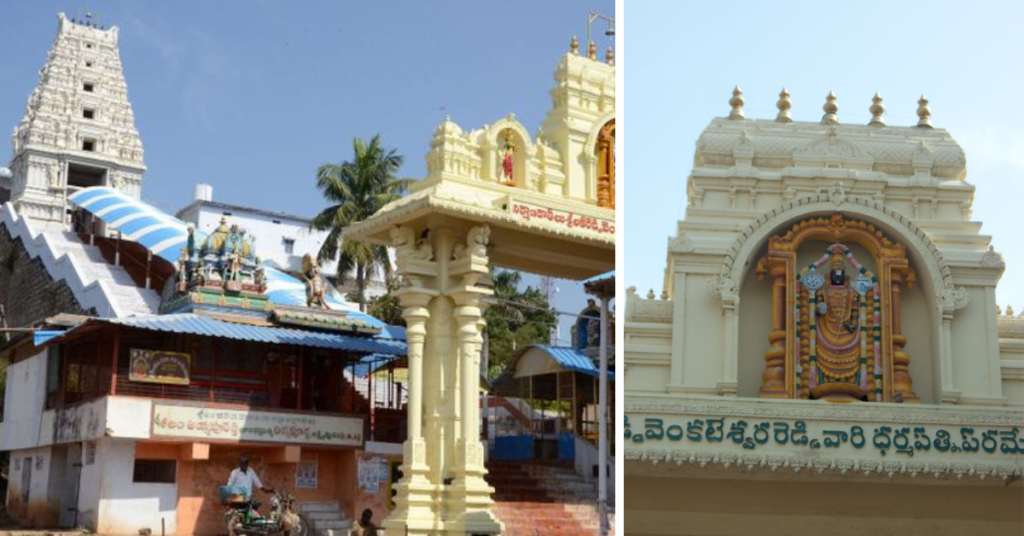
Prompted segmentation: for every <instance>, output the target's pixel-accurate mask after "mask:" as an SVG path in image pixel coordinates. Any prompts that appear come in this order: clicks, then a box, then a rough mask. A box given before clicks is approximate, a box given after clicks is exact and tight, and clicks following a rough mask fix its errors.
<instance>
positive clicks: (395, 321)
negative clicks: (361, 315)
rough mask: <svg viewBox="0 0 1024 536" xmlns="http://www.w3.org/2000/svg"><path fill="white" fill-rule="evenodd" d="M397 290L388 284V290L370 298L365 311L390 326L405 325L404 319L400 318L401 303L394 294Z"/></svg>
mask: <svg viewBox="0 0 1024 536" xmlns="http://www.w3.org/2000/svg"><path fill="white" fill-rule="evenodd" d="M395 290H398V288H397V287H396V286H394V285H393V284H392V285H388V291H387V292H386V293H384V294H381V295H380V296H377V297H376V298H373V299H371V300H370V302H369V303H368V304H367V306H366V312H368V313H370V315H372V316H373V317H374V318H377V319H378V320H380V321H382V322H387V323H388V324H391V325H392V326H403V327H404V326H405V319H404V318H402V304H401V302H400V301H399V299H398V296H395V294H394V292H395Z"/></svg>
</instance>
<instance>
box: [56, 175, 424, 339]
mask: <svg viewBox="0 0 1024 536" xmlns="http://www.w3.org/2000/svg"><path fill="white" fill-rule="evenodd" d="M68 201H70V202H71V203H73V204H74V205H76V206H78V207H80V208H82V209H84V210H86V211H88V212H89V213H91V214H92V215H93V216H95V217H97V218H99V219H100V220H102V221H103V222H104V223H106V224H107V227H108V228H109V229H112V230H115V231H120V232H121V236H122V238H124V239H125V240H131V241H133V242H137V243H139V244H141V245H143V246H144V247H145V248H146V249H148V250H149V251H152V252H153V254H154V255H158V256H160V257H162V258H164V259H166V260H167V261H168V262H170V263H171V264H176V261H177V260H178V256H179V255H180V253H181V248H183V247H185V246H186V245H187V244H188V224H186V223H185V222H184V221H182V220H179V219H178V218H175V217H174V216H171V215H168V214H167V213H165V212H163V211H161V210H160V209H158V208H156V207H154V206H152V205H150V204H148V203H145V202H143V201H141V200H139V199H136V198H134V197H131V196H129V195H126V194H124V193H123V192H121V191H119V190H115V189H113V188H110V187H107V186H93V187H90V188H83V189H81V190H79V191H77V192H75V193H73V194H71V195H69V196H68ZM206 236H207V235H206V233H204V232H202V231H200V230H198V229H196V231H195V240H196V243H197V244H199V243H202V242H203V241H204V240H206ZM264 270H265V272H266V275H267V297H268V298H269V299H270V302H271V303H275V304H278V305H295V306H305V305H306V285H305V283H303V282H302V281H300V280H298V279H296V278H295V277H292V276H290V275H288V274H287V273H285V272H283V271H281V270H278V269H277V268H274V267H271V266H265V267H264ZM328 287H329V289H330V290H329V293H328V295H327V296H326V301H327V305H328V306H329V307H330V308H331V309H334V310H337V311H345V312H347V313H348V314H349V315H350V316H351V317H352V318H354V319H357V320H361V321H363V322H366V323H367V324H370V325H371V326H373V327H376V328H380V330H381V334H380V337H381V338H391V339H404V338H405V336H404V334H405V333H404V331H401V330H398V331H396V330H395V328H394V327H393V326H389V325H388V324H386V323H384V322H381V321H380V320H378V319H376V318H374V317H373V316H370V315H368V314H366V313H363V312H360V311H359V310H358V309H356V308H355V307H352V305H350V304H349V303H348V302H346V301H345V299H344V297H343V296H342V295H341V294H340V293H339V292H338V291H337V290H335V289H334V287H331V286H329V285H328Z"/></svg>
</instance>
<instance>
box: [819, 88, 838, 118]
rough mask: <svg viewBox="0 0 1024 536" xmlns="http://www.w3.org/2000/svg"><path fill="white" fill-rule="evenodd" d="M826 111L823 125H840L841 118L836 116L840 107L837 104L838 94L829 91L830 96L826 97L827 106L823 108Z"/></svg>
mask: <svg viewBox="0 0 1024 536" xmlns="http://www.w3.org/2000/svg"><path fill="white" fill-rule="evenodd" d="M821 109H822V110H825V115H824V116H822V118H821V124H822V125H838V124H839V117H837V116H836V112H838V111H839V105H838V104H836V92H835V91H829V92H828V96H827V97H825V105H824V106H822V107H821Z"/></svg>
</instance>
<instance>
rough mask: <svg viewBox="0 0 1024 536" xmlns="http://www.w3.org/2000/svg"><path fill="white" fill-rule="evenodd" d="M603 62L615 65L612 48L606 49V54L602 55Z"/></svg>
mask: <svg viewBox="0 0 1024 536" xmlns="http://www.w3.org/2000/svg"><path fill="white" fill-rule="evenodd" d="M604 61H606V62H608V65H615V51H614V50H612V47H608V52H605V53H604Z"/></svg>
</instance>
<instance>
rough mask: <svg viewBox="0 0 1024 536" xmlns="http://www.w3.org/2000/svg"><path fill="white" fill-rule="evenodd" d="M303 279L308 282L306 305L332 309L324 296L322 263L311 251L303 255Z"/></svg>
mask: <svg viewBox="0 0 1024 536" xmlns="http://www.w3.org/2000/svg"><path fill="white" fill-rule="evenodd" d="M302 280H303V281H304V282H305V283H306V307H318V308H320V309H330V307H328V305H327V300H326V299H325V297H324V293H325V290H324V282H323V279H322V278H321V274H320V263H319V262H317V260H316V259H314V258H313V256H312V255H310V254H309V253H307V254H305V255H303V256H302Z"/></svg>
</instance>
